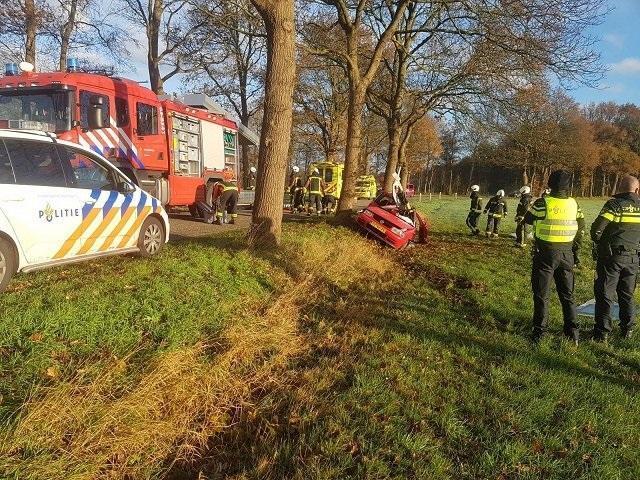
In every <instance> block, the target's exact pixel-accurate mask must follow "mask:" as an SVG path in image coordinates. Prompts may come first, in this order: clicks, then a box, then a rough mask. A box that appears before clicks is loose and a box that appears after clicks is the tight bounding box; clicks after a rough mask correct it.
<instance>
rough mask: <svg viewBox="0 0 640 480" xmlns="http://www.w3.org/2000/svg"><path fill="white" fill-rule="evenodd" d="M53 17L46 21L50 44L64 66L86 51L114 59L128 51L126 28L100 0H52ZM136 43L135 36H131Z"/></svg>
mask: <svg viewBox="0 0 640 480" xmlns="http://www.w3.org/2000/svg"><path fill="white" fill-rule="evenodd" d="M49 8H50V16H51V20H50V21H49V22H47V23H46V24H45V25H43V36H46V38H47V40H48V41H49V43H51V47H50V48H49V51H51V52H53V51H57V52H58V53H59V55H58V66H59V68H60V70H64V69H65V68H66V65H67V59H68V57H69V56H70V55H74V56H75V55H77V56H78V57H80V58H82V57H84V56H86V53H87V52H97V53H104V54H105V59H106V58H107V56H108V59H109V60H110V61H111V62H112V63H117V62H119V61H122V60H123V59H124V58H125V57H126V56H127V54H128V50H127V42H126V41H125V33H124V31H123V30H122V29H121V28H120V27H119V26H118V25H117V21H115V19H116V13H115V12H114V11H108V10H107V9H106V8H105V7H104V6H103V5H101V4H100V3H99V2H98V0H55V1H53V0H50V3H49ZM129 42H133V45H135V39H134V40H129Z"/></svg>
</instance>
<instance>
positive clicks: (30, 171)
mask: <svg viewBox="0 0 640 480" xmlns="http://www.w3.org/2000/svg"><path fill="white" fill-rule="evenodd" d="M5 145H6V147H7V152H9V158H10V160H11V165H12V166H13V172H14V174H15V178H16V183H17V184H18V185H37V186H44V187H66V186H67V182H66V178H65V175H64V171H63V169H62V165H61V164H60V158H59V157H58V153H57V152H56V148H55V145H54V144H52V143H48V142H46V143H45V142H30V141H28V140H17V139H10V140H5Z"/></svg>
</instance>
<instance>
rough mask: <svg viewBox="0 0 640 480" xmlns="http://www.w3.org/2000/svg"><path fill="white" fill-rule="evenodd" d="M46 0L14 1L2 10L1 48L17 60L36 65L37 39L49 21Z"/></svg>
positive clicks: (0, 17) (0, 18)
mask: <svg viewBox="0 0 640 480" xmlns="http://www.w3.org/2000/svg"><path fill="white" fill-rule="evenodd" d="M47 7H48V5H47V3H46V2H45V1H44V0H14V1H12V2H7V3H6V4H3V5H2V8H1V9H0V47H2V48H3V50H5V51H6V53H8V54H9V55H10V56H11V57H12V58H14V59H16V60H25V61H27V62H29V63H32V64H33V65H36V57H37V38H38V35H40V33H41V30H42V26H43V25H44V24H46V22H47V21H48V19H49V12H48V9H47Z"/></svg>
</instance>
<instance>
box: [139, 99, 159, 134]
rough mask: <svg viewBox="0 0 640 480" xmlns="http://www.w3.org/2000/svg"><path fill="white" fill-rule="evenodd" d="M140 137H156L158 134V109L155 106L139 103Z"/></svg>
mask: <svg viewBox="0 0 640 480" xmlns="http://www.w3.org/2000/svg"><path fill="white" fill-rule="evenodd" d="M136 109H137V110H138V111H137V117H138V135H140V136H144V135H156V134H157V133H158V109H157V107H154V106H153V105H147V104H146V103H138V104H137V105H136Z"/></svg>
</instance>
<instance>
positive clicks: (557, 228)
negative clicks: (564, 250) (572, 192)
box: [535, 196, 578, 243]
mask: <svg viewBox="0 0 640 480" xmlns="http://www.w3.org/2000/svg"><path fill="white" fill-rule="evenodd" d="M544 200H545V204H546V215H545V218H542V219H540V220H536V221H535V234H536V238H537V239H538V240H542V241H545V242H550V243H568V242H573V239H574V238H575V236H576V234H577V233H578V220H577V218H578V204H577V203H576V201H575V200H574V199H573V198H555V197H551V196H547V197H545V199H544Z"/></svg>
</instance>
